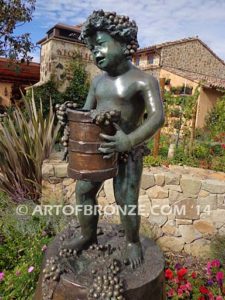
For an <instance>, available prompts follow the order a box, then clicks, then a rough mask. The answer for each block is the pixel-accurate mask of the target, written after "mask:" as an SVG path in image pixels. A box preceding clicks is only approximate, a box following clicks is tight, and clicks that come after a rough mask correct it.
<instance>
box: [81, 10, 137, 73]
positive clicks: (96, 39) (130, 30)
mask: <svg viewBox="0 0 225 300" xmlns="http://www.w3.org/2000/svg"><path fill="white" fill-rule="evenodd" d="M137 31H138V28H137V25H136V23H135V21H132V20H129V17H126V16H120V15H117V14H116V13H115V12H104V11H103V10H99V11H94V12H93V13H92V15H90V16H89V18H88V19H87V21H86V22H85V23H84V24H83V27H82V31H81V39H83V40H84V42H85V43H86V44H87V46H88V47H89V48H90V50H91V51H92V54H93V57H94V60H95V63H96V65H97V66H98V67H99V68H100V69H103V70H104V69H105V67H106V64H107V67H110V66H111V65H112V64H114V65H115V64H116V63H119V60H121V59H122V58H126V59H130V57H131V56H132V54H133V53H135V52H136V51H137V48H138V46H139V45H138V41H137ZM105 58H107V61H106V59H105Z"/></svg>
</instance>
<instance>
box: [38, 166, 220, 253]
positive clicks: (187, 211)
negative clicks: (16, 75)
mask: <svg viewBox="0 0 225 300" xmlns="http://www.w3.org/2000/svg"><path fill="white" fill-rule="evenodd" d="M43 178H44V180H43V198H44V199H45V200H44V201H43V203H47V202H48V201H50V200H51V201H52V200H53V199H55V200H56V201H57V203H70V204H72V205H74V204H75V193H74V190H75V181H74V180H73V179H70V178H68V177H67V164H66V163H62V162H58V161H55V162H46V163H45V164H44V166H43ZM98 203H99V204H100V205H101V209H102V211H104V207H106V206H108V205H111V208H110V209H111V210H110V212H112V211H116V210H113V209H112V207H116V204H115V198H114V194H113V187H112V179H110V180H107V181H105V183H104V185H103V187H102V189H101V190H100V192H99V195H98ZM139 211H140V214H141V215H142V224H144V225H146V224H147V225H149V228H150V231H151V235H152V236H153V237H154V239H155V240H156V241H157V242H158V244H159V245H160V246H161V247H162V249H163V250H164V251H176V252H180V251H182V250H184V251H185V252H186V253H189V254H193V255H195V256H207V255H209V251H210V243H211V240H212V239H213V237H214V236H215V235H216V234H221V235H224V234H225V173H220V172H213V171H205V170H203V169H197V168H188V167H186V168H185V167H172V166H171V167H169V168H163V167H159V168H151V169H147V168H145V169H144V171H143V175H142V180H141V189H140V196H139ZM107 212H108V213H109V210H108V209H107Z"/></svg>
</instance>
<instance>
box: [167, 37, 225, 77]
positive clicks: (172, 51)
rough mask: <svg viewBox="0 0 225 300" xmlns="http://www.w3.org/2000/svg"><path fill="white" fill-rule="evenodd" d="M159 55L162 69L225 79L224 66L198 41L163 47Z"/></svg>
mask: <svg viewBox="0 0 225 300" xmlns="http://www.w3.org/2000/svg"><path fill="white" fill-rule="evenodd" d="M161 55H162V56H161V64H162V66H164V67H173V68H178V69H181V70H188V71H191V72H196V73H200V74H205V75H208V76H215V77H217V78H222V79H225V65H224V64H223V63H222V62H221V61H220V60H219V59H218V58H216V57H215V56H214V55H213V54H212V53H211V52H210V51H209V50H208V49H207V48H206V47H204V46H203V45H202V44H201V43H200V42H199V41H190V42H186V43H180V44H174V45H171V46H167V47H164V48H163V49H162V52H161Z"/></svg>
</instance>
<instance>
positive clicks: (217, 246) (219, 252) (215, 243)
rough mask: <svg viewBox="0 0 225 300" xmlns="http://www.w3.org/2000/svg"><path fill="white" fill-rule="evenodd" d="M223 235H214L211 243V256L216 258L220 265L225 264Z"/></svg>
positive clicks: (224, 236) (224, 239)
mask: <svg viewBox="0 0 225 300" xmlns="http://www.w3.org/2000/svg"><path fill="white" fill-rule="evenodd" d="M224 249H225V235H218V234H217V235H215V237H214V238H213V240H212V243H211V252H212V257H213V258H218V259H219V260H220V261H221V263H222V265H225V251H224Z"/></svg>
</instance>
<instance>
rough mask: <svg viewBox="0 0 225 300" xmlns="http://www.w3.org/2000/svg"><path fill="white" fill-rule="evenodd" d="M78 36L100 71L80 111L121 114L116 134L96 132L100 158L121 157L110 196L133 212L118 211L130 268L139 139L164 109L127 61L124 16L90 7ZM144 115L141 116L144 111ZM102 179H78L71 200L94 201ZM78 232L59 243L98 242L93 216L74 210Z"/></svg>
mask: <svg viewBox="0 0 225 300" xmlns="http://www.w3.org/2000/svg"><path fill="white" fill-rule="evenodd" d="M81 37H82V39H83V40H84V42H85V43H86V45H87V46H88V48H89V49H90V50H91V52H92V54H93V58H94V62H95V64H96V65H97V67H98V68H100V69H101V70H102V71H104V74H102V75H99V76H97V77H96V78H95V79H94V80H93V82H92V85H91V87H90V90H89V94H88V97H87V99H86V103H85V105H84V107H83V109H84V110H93V109H95V111H96V112H97V113H99V114H100V113H101V112H102V111H103V112H108V111H112V110H116V111H119V112H120V113H121V120H120V124H119V125H118V124H114V126H115V128H116V130H117V131H116V134H115V135H113V136H112V135H106V134H101V138H102V140H103V141H102V144H101V146H100V148H99V151H100V152H101V153H103V155H104V158H105V159H109V158H110V157H112V155H113V154H114V153H115V152H117V153H119V155H120V156H121V155H122V156H123V157H124V153H125V154H126V158H127V159H126V161H124V160H119V165H118V175H117V176H116V177H114V179H113V187H114V193H115V199H116V202H117V204H118V205H120V206H121V207H125V206H126V207H128V208H129V206H132V207H133V205H135V207H136V209H135V214H134V215H129V209H128V211H127V213H126V214H121V215H120V217H121V222H122V225H123V228H124V230H125V236H126V241H127V242H126V247H127V251H126V253H127V257H126V259H127V260H128V261H129V263H130V264H131V266H132V267H133V268H136V267H137V266H139V265H140V264H141V262H142V260H143V254H142V248H141V243H140V239H139V227H140V216H139V215H138V196H139V188H140V180H141V174H142V168H143V155H144V152H145V144H144V142H145V141H146V140H148V139H149V138H150V137H152V136H153V135H154V133H155V132H156V131H157V130H158V129H159V128H160V127H161V126H162V124H163V122H164V113H163V107H162V101H161V98H160V91H159V86H158V82H157V80H156V79H155V78H154V77H153V76H151V75H149V74H147V73H145V72H143V71H141V70H139V69H138V68H137V67H135V66H134V65H133V64H132V63H131V61H130V59H131V56H132V54H133V53H134V52H135V51H137V48H138V42H137V26H136V23H135V22H134V21H131V20H129V17H125V16H119V15H117V14H116V13H115V12H104V11H103V10H99V11H94V12H93V14H92V15H91V16H90V17H89V18H88V19H87V21H86V22H85V23H84V25H83V28H82V32H81ZM145 111H146V112H147V118H146V119H145V120H143V117H144V113H145ZM101 186H102V182H101V181H99V182H98V181H97V182H96V181H95V182H94V181H84V180H79V181H78V182H77V184H76V203H77V204H78V205H81V206H82V207H84V206H85V205H91V206H92V207H94V206H95V204H96V194H97V193H98V191H99V189H100V187H101ZM78 219H79V222H80V226H81V236H80V237H79V238H75V239H72V240H70V241H66V242H64V245H63V247H64V248H66V249H73V250H76V251H81V250H83V249H87V248H88V247H89V246H90V245H91V244H95V243H97V224H98V215H95V214H92V215H85V214H84V211H79V213H78Z"/></svg>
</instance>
